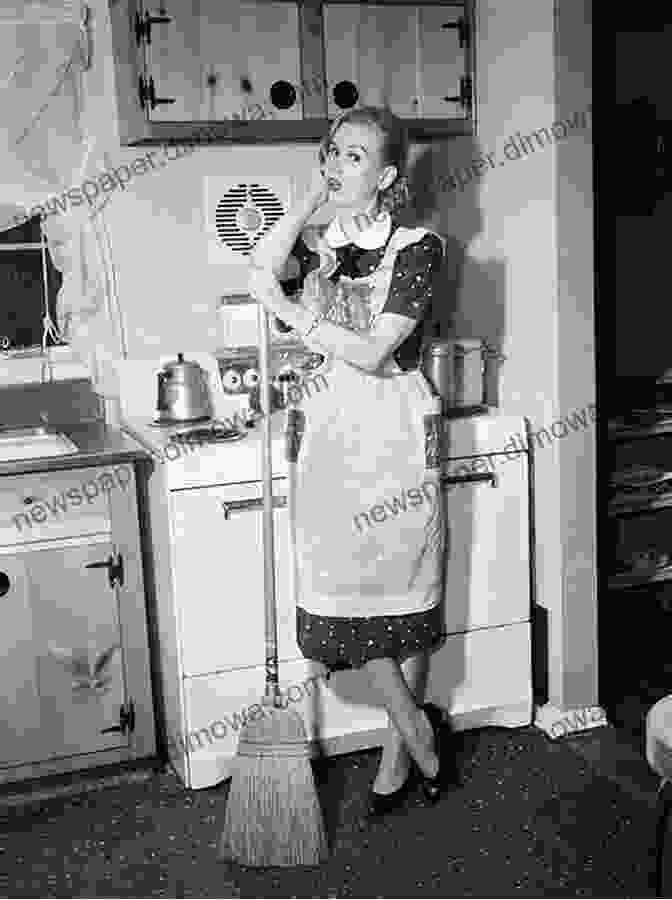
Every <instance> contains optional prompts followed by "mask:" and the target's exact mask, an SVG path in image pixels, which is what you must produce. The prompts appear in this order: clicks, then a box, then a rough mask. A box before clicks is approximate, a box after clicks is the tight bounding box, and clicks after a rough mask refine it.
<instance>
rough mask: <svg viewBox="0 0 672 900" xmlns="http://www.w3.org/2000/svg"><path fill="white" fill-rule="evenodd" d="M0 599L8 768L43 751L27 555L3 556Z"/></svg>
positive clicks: (0, 760)
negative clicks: (26, 563)
mask: <svg viewBox="0 0 672 900" xmlns="http://www.w3.org/2000/svg"><path fill="white" fill-rule="evenodd" d="M0 603H1V604H2V612H3V616H2V619H3V624H2V629H0V680H1V681H2V690H0V766H4V765H11V764H12V763H21V762H24V761H29V760H32V759H35V758H36V757H38V756H39V755H40V753H41V752H42V745H41V740H40V727H41V720H40V695H39V688H38V679H37V669H36V665H35V653H34V646H33V611H32V609H31V605H30V596H29V593H28V576H27V573H26V565H25V554H16V555H11V556H10V555H0Z"/></svg>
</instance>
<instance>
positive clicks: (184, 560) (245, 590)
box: [171, 479, 300, 676]
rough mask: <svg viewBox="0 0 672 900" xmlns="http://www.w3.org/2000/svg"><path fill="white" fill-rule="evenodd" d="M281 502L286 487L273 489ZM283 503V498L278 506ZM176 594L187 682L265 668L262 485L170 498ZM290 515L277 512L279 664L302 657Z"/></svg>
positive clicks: (180, 493)
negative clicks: (247, 668)
mask: <svg viewBox="0 0 672 900" xmlns="http://www.w3.org/2000/svg"><path fill="white" fill-rule="evenodd" d="M275 492H276V496H277V497H278V502H279V503H284V498H285V496H286V480H285V479H278V481H277V482H276V488H275ZM281 498H283V499H281ZM171 509H172V519H173V558H174V587H175V596H176V606H177V616H178V621H179V629H180V641H181V647H182V666H183V670H184V675H187V676H188V675H199V674H200V675H203V674H209V673H214V672H217V671H221V670H227V669H232V668H237V667H240V666H254V665H260V664H263V663H264V660H265V656H266V653H265V642H264V634H265V632H264V567H263V550H262V501H261V489H260V485H259V484H258V483H256V482H254V483H249V484H247V485H231V486H227V487H213V488H204V489H199V490H186V491H174V492H173V493H172V494H171ZM288 537H289V535H288V520H287V509H286V507H284V506H278V507H277V508H276V510H275V556H276V593H277V598H278V607H279V611H278V641H279V653H280V657H281V658H287V657H288V656H289V657H297V656H299V655H300V654H299V651H298V648H297V647H296V640H295V636H294V632H295V630H296V629H295V618H294V604H293V599H292V592H291V584H290V565H289V540H288Z"/></svg>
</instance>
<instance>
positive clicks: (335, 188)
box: [250, 107, 445, 815]
mask: <svg viewBox="0 0 672 900" xmlns="http://www.w3.org/2000/svg"><path fill="white" fill-rule="evenodd" d="M407 147H408V144H407V138H406V134H405V131H404V129H403V126H402V123H401V122H400V120H399V119H397V118H396V117H395V116H394V115H392V114H391V113H390V112H389V111H387V110H379V109H375V108H373V107H364V108H361V109H358V110H353V111H349V112H347V113H345V114H344V115H343V116H341V117H340V118H339V119H337V120H336V121H335V122H334V124H333V126H332V127H331V129H330V132H329V134H328V135H327V137H326V138H325V139H324V141H323V142H322V145H321V147H320V154H319V159H320V172H319V174H318V173H316V176H315V179H314V183H313V185H312V187H311V189H310V190H309V191H308V193H307V194H306V195H305V196H304V197H301V198H300V199H299V200H298V201H297V202H296V203H295V204H294V206H293V207H292V209H291V210H290V211H289V212H287V214H286V215H284V216H283V218H282V219H280V221H279V222H277V224H276V225H275V226H274V227H273V228H272V229H271V231H270V232H269V233H268V234H267V235H266V236H265V237H264V238H263V239H262V240H261V241H260V243H259V244H258V246H257V247H256V249H255V251H254V254H253V256H252V260H251V262H252V271H251V276H250V291H251V293H252V294H253V296H255V298H256V299H257V300H259V302H261V303H263V304H264V305H265V307H266V309H267V310H269V311H270V312H271V313H273V314H275V315H276V316H278V317H279V318H280V319H282V320H283V321H284V322H286V323H287V324H288V325H290V326H292V327H293V328H295V329H296V330H297V331H298V333H299V334H300V335H301V336H302V338H303V340H304V342H305V344H306V345H307V346H308V347H309V348H310V349H312V350H314V351H315V352H317V353H320V354H322V355H323V356H324V358H325V362H324V363H323V364H322V365H321V366H320V368H319V369H317V370H316V372H315V373H314V374H318V373H322V374H324V375H325V376H326V379H327V382H328V390H324V391H320V392H319V393H316V394H314V395H313V396H312V397H310V398H308V399H306V400H305V401H304V404H303V411H304V414H305V433H304V436H303V439H302V444H301V448H300V453H299V459H298V463H297V482H296V494H297V500H296V509H295V534H296V547H295V552H296V554H297V568H298V578H299V592H298V600H297V640H298V644H299V647H300V648H301V652H302V653H303V655H304V656H305V657H306V658H308V659H312V660H318V661H320V662H321V663H323V664H324V665H325V666H326V667H327V668H328V669H329V670H330V671H334V670H337V669H344V668H362V669H364V670H365V672H366V673H367V674H368V676H369V678H370V681H371V684H372V685H373V687H374V688H375V690H376V691H377V693H378V696H379V697H380V701H381V705H383V706H384V707H385V708H386V710H387V712H388V715H389V719H390V728H389V729H388V737H387V740H386V743H385V745H384V748H383V753H382V757H381V761H380V767H379V771H378V773H377V775H376V778H375V781H374V783H373V786H372V790H371V791H370V794H369V814H370V815H378V814H381V813H385V812H387V811H390V810H392V809H394V808H395V807H398V806H400V805H401V804H402V802H403V800H404V798H405V796H406V795H407V793H408V790H409V787H410V786H411V785H412V783H413V778H412V777H411V776H412V775H413V774H414V770H413V767H412V761H413V762H415V764H416V767H417V771H418V773H419V775H420V778H421V784H422V787H423V791H424V794H425V797H426V799H427V800H428V802H435V801H436V800H437V799H438V797H439V794H440V791H441V787H442V774H445V772H443V770H442V771H440V748H439V745H438V743H439V724H440V720H441V713H440V710H439V709H438V708H437V707H435V706H432V705H431V704H425V705H424V706H421V705H418V702H417V701H419V700H421V698H422V696H423V694H424V685H425V679H426V674H427V667H428V660H429V651H430V650H431V649H432V648H433V647H435V646H436V645H437V643H438V642H439V641H440V639H441V635H442V621H441V609H440V603H441V591H442V579H441V561H442V549H443V548H442V535H443V520H442V516H441V500H440V492H439V490H438V476H437V475H436V473H434V474H430V473H428V472H427V470H426V466H425V451H424V416H425V415H427V414H429V413H431V412H433V411H434V409H435V404H434V401H433V397H432V392H431V390H430V388H429V386H428V383H427V382H426V380H425V379H424V377H423V375H422V374H421V373H420V371H419V369H418V365H419V352H420V342H421V340H422V328H421V323H422V320H423V318H424V317H425V315H426V314H427V312H428V309H429V305H430V302H431V299H432V289H433V283H434V279H435V275H436V273H437V272H438V270H439V268H440V266H441V263H442V258H443V245H442V242H441V240H440V238H439V237H438V236H437V235H435V234H433V233H431V232H429V231H428V230H427V229H424V228H413V229H411V228H405V227H402V226H401V225H399V223H398V221H397V216H396V214H397V212H398V210H399V209H400V208H401V207H402V206H403V204H404V203H405V202H406V200H407V198H408V191H407V187H406V182H405V176H404V169H405V164H406V155H407ZM327 200H329V201H332V202H333V204H334V206H335V207H336V210H337V215H336V216H335V218H334V219H332V221H331V222H330V223H329V225H328V226H313V227H306V223H307V221H308V220H309V219H310V218H311V217H312V216H313V214H314V213H315V212H316V211H317V210H318V209H319V208H320V207H321V206H322V205H323V204H324V203H326V202H327ZM292 267H293V271H292ZM297 270H298V276H299V282H300V283H301V284H302V286H303V290H302V293H301V302H300V303H297V302H294V301H292V300H289V299H287V298H286V297H285V295H284V293H283V291H282V288H281V286H280V282H281V280H282V279H283V277H284V278H287V277H289V276H291V275H294V276H296V275H297ZM430 486H431V487H432V488H433V489H432V490H431V491H430V492H429V494H427V492H426V490H425V489H426V488H427V487H430ZM408 500H413V502H412V503H410V504H409V502H408ZM388 512H389V513H390V514H389V515H388ZM381 516H382V518H381Z"/></svg>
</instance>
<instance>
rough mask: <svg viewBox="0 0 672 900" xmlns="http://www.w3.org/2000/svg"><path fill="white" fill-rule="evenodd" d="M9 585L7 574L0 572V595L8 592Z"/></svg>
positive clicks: (2, 595)
mask: <svg viewBox="0 0 672 900" xmlns="http://www.w3.org/2000/svg"><path fill="white" fill-rule="evenodd" d="M10 587H11V582H10V580H9V575H8V574H7V573H6V572H0V597H4V596H5V594H8V593H9V589H10Z"/></svg>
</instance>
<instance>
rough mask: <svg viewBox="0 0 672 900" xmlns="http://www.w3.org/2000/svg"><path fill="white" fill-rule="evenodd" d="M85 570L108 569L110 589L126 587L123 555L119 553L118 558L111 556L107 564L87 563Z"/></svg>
mask: <svg viewBox="0 0 672 900" xmlns="http://www.w3.org/2000/svg"><path fill="white" fill-rule="evenodd" d="M84 568H85V569H107V570H108V573H107V574H108V580H109V582H110V587H111V588H115V587H116V586H117V585H119V587H123V586H124V560H123V558H122V556H121V553H117V558H116V560H115V558H114V557H113V556H110V557H108V558H107V560H106V561H105V562H94V563H87V564H86V565H85V566H84Z"/></svg>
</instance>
